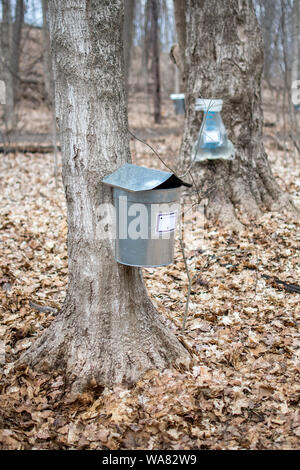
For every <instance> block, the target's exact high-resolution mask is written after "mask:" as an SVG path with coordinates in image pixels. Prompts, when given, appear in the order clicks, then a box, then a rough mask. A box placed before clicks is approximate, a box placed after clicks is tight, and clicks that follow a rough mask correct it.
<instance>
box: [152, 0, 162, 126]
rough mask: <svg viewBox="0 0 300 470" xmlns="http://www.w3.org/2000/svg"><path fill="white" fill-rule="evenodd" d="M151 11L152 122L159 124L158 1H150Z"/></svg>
mask: <svg viewBox="0 0 300 470" xmlns="http://www.w3.org/2000/svg"><path fill="white" fill-rule="evenodd" d="M150 10H151V43H152V75H153V82H154V94H153V102H154V122H156V123H157V124H159V123H160V122H161V113H160V103H161V98H160V70H159V32H158V31H159V29H158V1H157V0H150Z"/></svg>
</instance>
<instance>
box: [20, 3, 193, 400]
mask: <svg viewBox="0 0 300 470" xmlns="http://www.w3.org/2000/svg"><path fill="white" fill-rule="evenodd" d="M49 13H50V37H51V43H52V54H53V61H54V77H55V102H56V106H57V117H58V120H59V128H60V133H61V145H62V155H63V181H64V187H65V192H66V199H67V207H68V258H69V284H68V290H67V295H66V299H65V302H64V305H63V307H62V310H61V312H60V313H59V315H58V317H57V318H56V319H55V320H54V321H53V323H52V324H51V326H50V327H49V329H48V330H47V331H45V332H44V333H43V335H42V336H41V337H39V338H38V339H37V340H36V342H35V344H34V345H33V347H32V348H31V349H30V350H29V351H28V352H27V353H25V355H24V356H23V357H22V358H21V362H27V363H29V364H31V365H32V366H34V367H39V368H42V369H43V368H45V369H47V370H48V369H52V368H57V369H59V370H61V371H63V372H64V373H65V374H66V377H67V379H68V384H69V385H70V386H71V390H72V391H71V394H72V395H74V394H75V395H76V393H78V392H81V391H82V390H84V388H85V387H86V386H88V385H89V384H91V383H93V384H99V385H108V386H109V385H112V384H113V383H119V382H126V383H132V382H134V381H136V380H137V379H138V378H139V377H140V375H141V374H142V373H143V372H144V371H145V370H148V369H150V368H164V367H166V366H168V365H170V364H172V363H175V362H185V361H188V359H189V355H188V353H187V351H186V350H185V348H184V347H183V346H182V344H181V343H180V342H179V341H178V340H177V338H176V337H175V336H174V335H173V333H172V332H171V331H169V330H168V329H167V328H166V327H165V325H164V324H163V322H162V320H161V318H160V316H159V315H158V313H157V312H156V310H155V308H154V306H153V304H152V303H151V301H150V299H149V297H148V295H147V292H146V289H145V286H144V283H143V279H142V275H141V270H140V269H137V268H130V267H126V266H122V265H120V264H118V263H116V262H115V260H114V246H113V245H114V243H113V240H101V239H99V238H100V237H99V234H98V231H97V224H98V222H99V221H98V220H97V219H98V217H97V213H98V214H99V208H100V205H101V204H102V203H104V202H105V203H111V202H112V195H111V190H110V189H109V188H107V187H105V185H103V184H102V183H100V181H101V180H102V179H103V178H104V177H105V176H106V175H107V174H109V173H111V172H113V171H115V170H116V169H117V168H118V167H120V166H121V165H123V164H124V163H125V162H128V161H129V159H130V152H129V143H128V133H127V111H126V102H125V93H124V82H123V78H124V76H123V73H124V64H123V48H122V40H121V38H122V23H123V2H122V0H115V1H114V2H111V1H110V0H101V1H100V0H88V1H87V0H76V1H75V0H50V1H49Z"/></svg>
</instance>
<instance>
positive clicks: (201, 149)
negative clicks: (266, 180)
mask: <svg viewBox="0 0 300 470" xmlns="http://www.w3.org/2000/svg"><path fill="white" fill-rule="evenodd" d="M222 105H223V100H214V99H207V100H204V99H197V100H196V106H195V109H196V111H203V112H204V115H203V121H202V125H201V128H200V131H199V135H198V139H197V140H196V142H195V143H194V146H193V150H192V160H193V161H196V162H200V161H204V160H216V159H222V160H233V159H234V155H235V150H234V146H233V144H232V142H230V140H229V139H228V138H227V133H226V129H225V126H224V124H223V121H222V117H221V114H220V112H221V110H222Z"/></svg>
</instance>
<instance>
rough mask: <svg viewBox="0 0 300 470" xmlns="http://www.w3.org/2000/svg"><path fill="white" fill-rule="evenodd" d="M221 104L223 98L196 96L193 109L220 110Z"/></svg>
mask: <svg viewBox="0 0 300 470" xmlns="http://www.w3.org/2000/svg"><path fill="white" fill-rule="evenodd" d="M222 106H223V100H216V99H213V98H211V99H203V98H197V99H196V104H195V110H196V111H212V112H218V111H221V110H222Z"/></svg>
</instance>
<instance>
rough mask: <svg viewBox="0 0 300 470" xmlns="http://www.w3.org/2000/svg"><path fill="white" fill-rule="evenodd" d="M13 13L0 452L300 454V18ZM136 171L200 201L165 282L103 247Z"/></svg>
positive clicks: (261, 9) (181, 11)
mask: <svg viewBox="0 0 300 470" xmlns="http://www.w3.org/2000/svg"><path fill="white" fill-rule="evenodd" d="M0 7H1V24H0V26H1V29H0V58H1V62H0V185H1V186H0V187H1V200H0V201H1V202H0V252H1V256H0V449H2V450H28V449H49V450H65V449H76V450H85V449H99V450H114V451H115V450H166V449H167V450H173V451H176V450H240V449H251V450H267V449H275V450H288V449H299V447H300V445H299V443H300V441H299V440H300V409H299V404H300V380H299V374H300V330H299V325H300V308H299V300H300V252H299V249H300V231H299V227H300V220H299V211H300V133H299V129H300V127H299V126H300V63H299V60H300V1H299V0H253V1H252V0H224V1H223V2H220V1H218V0H174V1H172V0H115V1H106V0H105V1H104V0H103V1H96V0H95V1H87V0H79V1H78V2H76V5H75V2H72V1H71V0H61V1H58V0H49V1H47V0H14V1H13V0H2V1H1V2H0ZM174 94H175V95H178V94H184V102H185V111H184V112H183V113H178V114H176V112H175V104H176V102H175V100H174V99H173V100H172V99H171V98H170V95H174ZM197 99H207V100H211V99H216V100H223V108H222V111H221V116H222V119H223V122H224V126H225V129H226V136H228V139H230V140H229V142H230V143H232V146H233V147H234V157H233V159H226V158H227V157H226V158H223V159H222V157H221V158H216V159H213V160H212V159H204V160H203V161H194V160H192V154H193V152H195V151H196V152H197V151H198V147H197V145H198V144H199V142H200V143H201V141H200V138H201V130H202V129H203V127H201V126H203V125H204V124H205V117H204V113H202V112H200V111H197V110H196V109H195V103H196V100H197ZM208 114H209V113H208ZM203 123H204V124H203ZM226 138H227V137H226ZM197 142H198V144H197ZM198 146H199V145H198ZM195 149H196V150H195ZM130 162H132V163H133V164H135V165H139V166H143V167H147V168H152V169H156V170H161V171H168V172H172V173H174V174H175V175H176V176H178V175H180V176H181V177H182V180H184V182H187V183H189V184H190V187H187V186H184V187H182V189H181V203H182V207H184V208H185V212H183V213H182V217H181V222H182V224H181V226H180V229H179V228H177V232H176V235H175V251H174V260H173V263H170V264H168V265H167V266H160V267H157V266H153V267H143V268H138V267H130V266H123V265H122V264H120V263H118V262H117V261H116V259H115V255H114V251H113V243H112V240H105V241H103V240H99V239H98V238H97V236H96V235H95V234H96V231H97V217H98V215H97V214H98V212H97V211H98V209H99V208H98V206H99V205H101V204H102V203H104V202H105V203H107V202H112V196H111V192H110V191H111V190H110V188H107V187H105V185H103V183H102V180H103V179H104V178H105V177H107V175H108V174H111V173H113V172H115V171H117V170H118V169H119V168H120V167H122V166H123V165H124V164H126V163H127V164H128V163H130ZM180 235H182V237H181V236H180Z"/></svg>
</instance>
